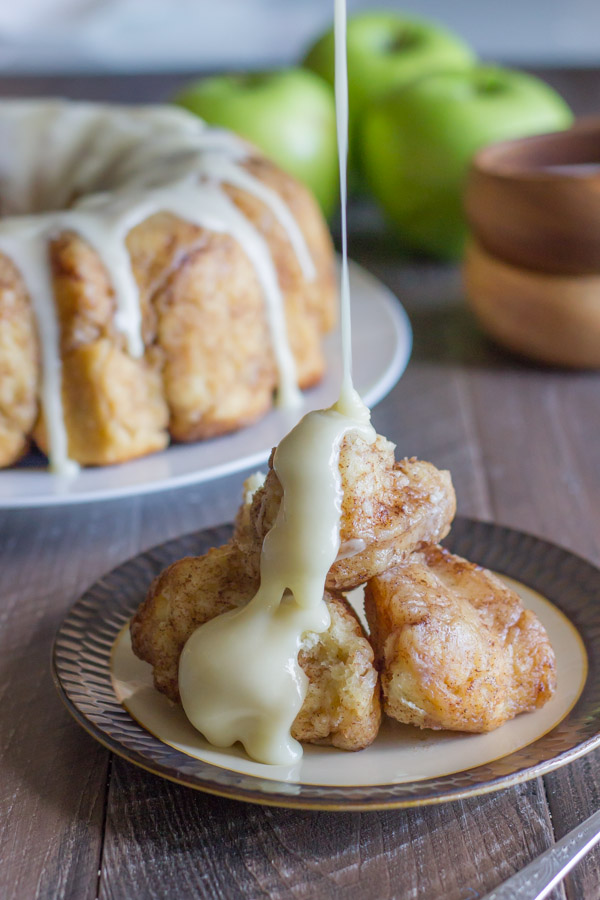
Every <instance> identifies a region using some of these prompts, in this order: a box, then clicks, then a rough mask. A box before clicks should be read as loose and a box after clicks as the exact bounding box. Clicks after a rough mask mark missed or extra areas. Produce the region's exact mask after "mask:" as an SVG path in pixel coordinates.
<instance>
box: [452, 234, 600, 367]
mask: <svg viewBox="0 0 600 900" xmlns="http://www.w3.org/2000/svg"><path fill="white" fill-rule="evenodd" d="M464 280H465V287H466V291H467V297H468V300H469V303H470V305H471V307H472V309H473V311H474V312H475V315H476V316H477V318H478V319H479V322H480V324H481V326H482V328H483V329H484V330H485V331H486V332H487V333H488V334H489V335H491V337H493V338H494V339H495V340H496V341H498V343H499V344H502V345H503V346H504V347H507V348H508V349H509V350H512V351H513V352H515V353H518V354H520V355H523V356H527V357H530V358H532V359H535V360H538V361H540V362H544V363H550V364H552V365H559V366H570V367H576V368H600V275H547V274H544V273H542V272H534V271H532V270H531V269H523V268H519V267H517V266H513V265H510V264H509V263H506V262H504V261H503V260H500V259H497V258H496V257H494V256H492V255H491V254H489V253H488V252H487V251H486V250H485V249H484V248H483V247H482V246H481V245H480V244H478V243H477V242H476V241H475V240H473V241H472V242H471V243H470V245H469V246H468V248H467V253H466V256H465V263H464Z"/></svg>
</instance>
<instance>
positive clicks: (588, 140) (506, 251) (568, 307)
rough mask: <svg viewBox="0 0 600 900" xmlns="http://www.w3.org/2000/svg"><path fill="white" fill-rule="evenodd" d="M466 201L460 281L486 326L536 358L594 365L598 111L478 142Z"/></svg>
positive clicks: (598, 362)
mask: <svg viewBox="0 0 600 900" xmlns="http://www.w3.org/2000/svg"><path fill="white" fill-rule="evenodd" d="M465 202H466V212H467V218H468V220H469V223H470V226H471V230H472V234H473V238H472V241H471V243H470V245H469V247H468V249H467V254H466V259H465V266H464V277H465V286H466V291H467V296H468V298H469V302H470V304H471V306H472V308H473V310H474V312H475V314H476V315H477V317H478V319H479V321H480V323H481V325H482V327H483V328H484V329H485V331H486V332H487V333H489V334H490V335H491V336H492V337H493V338H494V339H495V340H497V341H498V342H499V343H501V344H503V345H504V346H505V347H507V348H508V349H510V350H512V351H515V352H517V353H519V354H522V355H524V356H528V357H530V358H532V359H536V360H539V361H541V362H545V363H550V364H554V365H562V366H572V367H583V368H597V367H600V119H597V118H595V119H585V120H581V121H580V122H578V123H577V124H576V125H575V126H574V127H573V128H571V129H569V131H563V132H558V133H556V134H547V135H542V136H539V137H533V138H525V139H523V140H518V141H508V142H506V143H502V144H494V145H492V146H490V147H487V148H485V149H484V150H482V151H480V152H479V153H478V154H477V155H476V157H475V159H474V161H473V164H472V166H471V170H470V172H469V177H468V181H467V189H466V201H465Z"/></svg>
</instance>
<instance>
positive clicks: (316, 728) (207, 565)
mask: <svg viewBox="0 0 600 900" xmlns="http://www.w3.org/2000/svg"><path fill="white" fill-rule="evenodd" d="M257 588H258V578H257V577H256V576H254V575H252V573H248V571H247V569H246V567H245V560H244V557H243V556H242V554H241V553H240V551H239V550H238V549H237V547H235V546H234V545H233V544H226V545H225V546H224V547H218V548H216V549H213V550H210V551H209V553H207V554H206V556H201V557H187V558H186V559H181V560H179V561H178V562H176V563H173V565H171V566H169V567H168V568H167V569H165V571H164V572H162V574H161V575H159V576H158V578H156V580H155V581H154V583H153V584H152V586H151V587H150V590H149V592H148V596H147V597H146V600H145V601H144V603H143V604H142V605H141V606H140V608H139V610H138V611H137V613H136V615H135V617H134V619H133V621H132V623H131V639H132V645H133V650H134V653H135V654H136V655H137V656H138V657H139V658H140V659H143V660H145V661H146V662H148V663H150V665H151V666H152V667H153V674H154V684H155V686H156V688H157V689H158V690H159V691H161V692H162V693H164V694H166V695H167V697H169V698H170V699H171V700H173V701H174V702H179V699H180V698H179V687H178V669H179V657H180V655H181V651H182V650H183V647H184V644H185V643H186V641H187V639H188V638H189V637H190V636H191V635H192V633H193V632H194V631H195V629H196V628H198V627H199V626H200V625H202V624H203V623H204V622H208V621H209V619H212V618H214V617H215V616H218V615H220V614H221V613H224V612H227V611H228V610H231V609H235V608H237V607H239V606H242V605H244V604H245V603H247V602H248V601H249V600H250V599H251V598H252V597H253V596H254V594H255V593H256V590H257ZM325 601H326V603H327V607H328V609H329V613H330V616H331V624H330V627H329V629H328V630H327V631H326V632H325V633H323V634H319V635H317V634H313V633H308V634H306V635H304V637H303V640H302V646H301V649H300V653H299V656H298V660H299V663H300V665H301V667H302V669H303V670H304V672H305V674H306V676H307V678H308V691H307V694H306V697H305V699H304V704H303V706H302V709H301V710H300V712H299V713H298V716H297V717H296V720H295V722H294V725H293V728H292V736H293V737H294V738H296V740H298V741H304V742H307V743H316V744H332V745H333V746H334V747H338V748H340V749H343V750H361V749H362V748H363V747H367V746H368V745H369V744H370V743H372V741H373V740H374V739H375V737H376V735H377V732H378V730H379V723H380V719H381V709H380V700H379V680H378V675H377V671H376V669H375V667H374V665H373V650H372V648H371V645H370V644H369V642H368V640H367V638H366V637H365V634H364V632H363V629H362V626H361V624H360V622H359V620H358V618H357V616H356V614H355V612H354V610H353V609H352V608H351V606H350V605H349V604H348V602H347V601H346V599H345V598H344V597H341V596H334V595H333V594H326V595H325ZM257 652H259V650H258V648H257Z"/></svg>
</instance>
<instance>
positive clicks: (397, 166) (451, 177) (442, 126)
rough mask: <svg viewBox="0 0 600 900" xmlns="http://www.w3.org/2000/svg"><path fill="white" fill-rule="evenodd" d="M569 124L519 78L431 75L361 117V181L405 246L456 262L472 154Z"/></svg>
mask: <svg viewBox="0 0 600 900" xmlns="http://www.w3.org/2000/svg"><path fill="white" fill-rule="evenodd" d="M572 118H573V117H572V114H571V111H570V109H569V107H568V106H567V104H566V103H565V102H564V100H563V99H562V98H561V97H560V96H559V95H558V94H557V93H556V92H555V91H554V90H552V88H550V87H549V86H548V85H547V84H545V83H544V82H543V81H540V80H539V79H538V78H534V77H533V76H531V75H526V74H525V73H523V72H516V71H511V70H509V69H502V68H499V67H492V66H479V67H474V68H473V69H471V70H470V71H463V72H445V73H437V74H434V75H429V76H427V77H425V78H423V79H421V80H420V81H417V82H415V83H413V84H412V85H409V86H408V87H406V88H404V89H403V90H399V91H396V92H394V93H392V94H390V95H388V96H387V97H385V98H383V99H382V100H381V101H380V102H379V103H377V104H376V105H375V106H374V107H373V108H372V109H371V110H370V111H369V112H368V113H367V115H366V116H365V119H364V121H363V123H362V130H361V151H362V158H363V163H364V167H365V174H366V177H367V181H368V183H369V185H370V187H371V189H372V191H373V193H374V194H375V196H376V198H377V199H378V200H379V202H380V203H381V206H382V207H383V210H384V212H385V213H386V214H387V216H388V217H389V219H390V221H391V222H392V223H393V224H395V225H396V226H397V228H398V229H399V231H400V233H401V235H402V237H403V239H404V240H405V241H406V243H408V244H409V245H412V246H413V247H414V248H415V249H418V250H422V251H425V252H428V253H430V254H433V255H435V256H439V257H442V258H456V257H458V256H460V254H461V252H462V250H463V246H464V241H465V237H466V223H465V220H464V215H463V210H462V193H463V185H464V181H465V177H466V174H467V169H468V166H469V162H470V160H471V157H472V156H473V154H474V153H475V152H476V151H477V150H479V148H480V147H483V146H485V145H486V144H491V143H493V142H495V141H500V140H508V139H511V138H518V137H525V136H527V135H532V134H540V133H543V132H550V131H559V130H562V129H564V128H567V127H568V126H569V125H570V124H571V122H572Z"/></svg>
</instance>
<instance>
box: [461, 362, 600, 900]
mask: <svg viewBox="0 0 600 900" xmlns="http://www.w3.org/2000/svg"><path fill="white" fill-rule="evenodd" d="M468 390H469V391H470V392H471V394H472V400H473V405H474V408H475V410H476V415H477V419H478V421H479V422H480V437H481V444H482V449H483V454H484V464H485V471H486V473H487V477H488V479H489V484H490V492H491V502H492V508H493V512H494V517H495V518H496V519H497V521H500V522H502V523H504V524H507V525H511V526H513V527H515V528H520V529H522V530H525V531H531V532H533V533H535V534H538V535H540V536H542V537H545V538H547V539H549V540H553V541H555V542H556V543H559V544H561V545H563V546H565V547H567V548H568V549H571V550H573V551H574V552H576V553H579V554H581V555H582V556H586V557H588V558H589V559H591V560H592V561H593V562H596V563H598V562H600V477H599V475H598V473H599V472H600V440H599V439H598V437H597V436H595V435H596V434H597V429H598V424H599V423H600V376H599V375H598V374H594V373H569V372H551V371H549V370H547V369H543V368H538V367H534V366H529V365H526V364H517V363H516V362H515V360H513V359H511V358H510V357H508V356H506V357H504V356H503V355H500V356H499V357H496V359H495V361H494V362H493V363H492V362H491V361H490V365H489V366H488V367H487V368H485V369H484V370H482V371H481V373H480V374H479V375H478V377H477V378H470V379H469V381H468ZM596 599H597V598H590V602H595V600H596ZM545 784H546V790H547V793H548V799H549V803H550V809H551V813H552V822H553V826H554V830H555V833H556V835H557V837H562V836H563V835H564V834H565V833H566V832H567V831H569V830H570V829H571V828H574V827H575V826H576V825H577V824H578V823H579V822H581V821H582V820H583V819H584V818H586V817H587V816H589V815H591V814H592V812H594V811H595V810H596V809H598V801H599V796H598V785H599V784H600V753H598V752H595V753H592V754H590V755H589V756H588V757H587V758H586V759H585V760H580V761H578V762H575V763H573V764H572V765H571V766H569V767H568V768H566V769H562V770H559V771H558V772H556V773H554V774H552V775H549V776H547V777H546V778H545ZM599 885H600V850H599V849H598V848H596V849H595V850H594V851H592V852H591V853H590V854H589V855H588V856H587V857H586V859H585V860H584V861H583V862H582V863H580V864H579V866H578V867H577V868H576V869H575V871H574V872H573V874H572V875H571V876H570V877H569V878H568V879H567V882H566V886H567V892H568V896H569V897H570V898H572V900H579V898H588V897H594V898H597V897H600V887H599Z"/></svg>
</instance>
